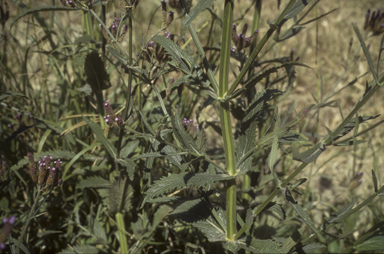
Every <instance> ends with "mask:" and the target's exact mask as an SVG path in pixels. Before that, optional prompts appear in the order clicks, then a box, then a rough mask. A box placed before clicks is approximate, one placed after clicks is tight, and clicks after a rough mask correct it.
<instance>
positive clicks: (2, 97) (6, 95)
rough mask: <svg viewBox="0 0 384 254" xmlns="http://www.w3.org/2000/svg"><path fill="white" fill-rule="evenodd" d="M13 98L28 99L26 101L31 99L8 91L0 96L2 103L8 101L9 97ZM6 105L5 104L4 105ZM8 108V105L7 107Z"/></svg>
mask: <svg viewBox="0 0 384 254" xmlns="http://www.w3.org/2000/svg"><path fill="white" fill-rule="evenodd" d="M13 96H15V97H16V96H17V97H23V98H26V99H29V98H28V97H27V96H25V95H24V94H22V93H15V92H11V91H8V92H5V93H1V94H0V101H2V100H4V99H6V98H7V97H13ZM4 104H5V103H4ZM5 106H7V105H5Z"/></svg>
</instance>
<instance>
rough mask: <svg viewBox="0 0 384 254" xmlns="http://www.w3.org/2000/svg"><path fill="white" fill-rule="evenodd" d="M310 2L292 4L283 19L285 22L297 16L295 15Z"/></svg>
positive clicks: (301, 0)
mask: <svg viewBox="0 0 384 254" xmlns="http://www.w3.org/2000/svg"><path fill="white" fill-rule="evenodd" d="M311 1H312V0H299V1H297V2H296V3H294V4H293V5H292V7H291V9H289V11H288V13H287V15H285V17H284V19H285V20H288V19H291V18H293V17H295V16H297V14H299V13H300V12H301V11H302V10H303V9H304V8H305V6H307V5H308V4H309V3H310V2H311Z"/></svg>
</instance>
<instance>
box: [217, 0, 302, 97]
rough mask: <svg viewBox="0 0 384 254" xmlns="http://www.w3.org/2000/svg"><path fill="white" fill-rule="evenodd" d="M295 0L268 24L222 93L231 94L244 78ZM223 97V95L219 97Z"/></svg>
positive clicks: (291, 0)
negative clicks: (237, 72)
mask: <svg viewBox="0 0 384 254" xmlns="http://www.w3.org/2000/svg"><path fill="white" fill-rule="evenodd" d="M295 2H296V1H295V0H290V1H289V3H288V4H287V6H286V7H285V8H284V10H283V11H282V12H281V13H280V15H279V17H278V18H277V19H276V22H275V23H273V24H271V25H270V28H269V29H268V31H267V33H266V34H265V35H264V37H263V38H262V39H261V41H260V42H259V43H258V44H257V46H256V48H255V50H254V51H253V52H252V54H251V55H250V56H249V58H248V61H247V62H246V63H245V65H244V67H243V69H242V70H241V72H240V73H239V75H238V76H237V78H236V80H235V81H234V82H233V84H232V86H231V88H229V90H228V92H227V93H225V94H224V96H229V95H231V94H232V92H233V91H234V90H235V89H236V87H237V86H238V85H239V84H240V81H241V80H242V79H243V78H244V75H245V74H246V73H247V71H248V69H249V68H250V67H251V65H252V64H253V62H254V61H255V59H256V57H257V56H258V54H259V53H260V51H261V49H262V48H263V47H264V45H265V44H266V43H267V41H268V40H269V38H270V37H271V36H272V34H273V33H274V32H275V30H276V29H277V28H278V27H280V26H281V24H280V23H281V22H282V21H284V20H283V18H284V17H285V15H286V14H287V13H288V11H289V10H290V9H291V7H292V5H293V4H294V3H295ZM221 98H223V97H221Z"/></svg>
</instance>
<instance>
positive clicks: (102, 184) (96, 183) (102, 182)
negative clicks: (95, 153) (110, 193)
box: [77, 176, 111, 189]
mask: <svg viewBox="0 0 384 254" xmlns="http://www.w3.org/2000/svg"><path fill="white" fill-rule="evenodd" d="M109 187H111V182H110V181H109V180H106V179H104V178H102V177H101V176H91V177H88V178H86V179H83V180H82V181H81V182H80V183H79V184H78V185H77V188H80V189H84V188H109Z"/></svg>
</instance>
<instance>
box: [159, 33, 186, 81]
mask: <svg viewBox="0 0 384 254" xmlns="http://www.w3.org/2000/svg"><path fill="white" fill-rule="evenodd" d="M153 40H154V41H155V42H157V43H159V44H160V45H161V46H163V47H164V48H165V50H166V51H167V53H168V54H169V55H170V56H171V57H172V59H173V60H174V61H175V62H177V63H178V65H179V68H180V69H181V70H182V71H183V72H184V73H185V74H192V73H191V64H192V62H193V58H192V57H190V56H189V55H188V54H187V53H186V52H185V51H183V50H182V49H181V48H180V47H179V46H178V45H177V44H176V43H174V42H173V41H172V40H170V39H167V38H165V37H164V36H160V35H157V36H155V37H153Z"/></svg>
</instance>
